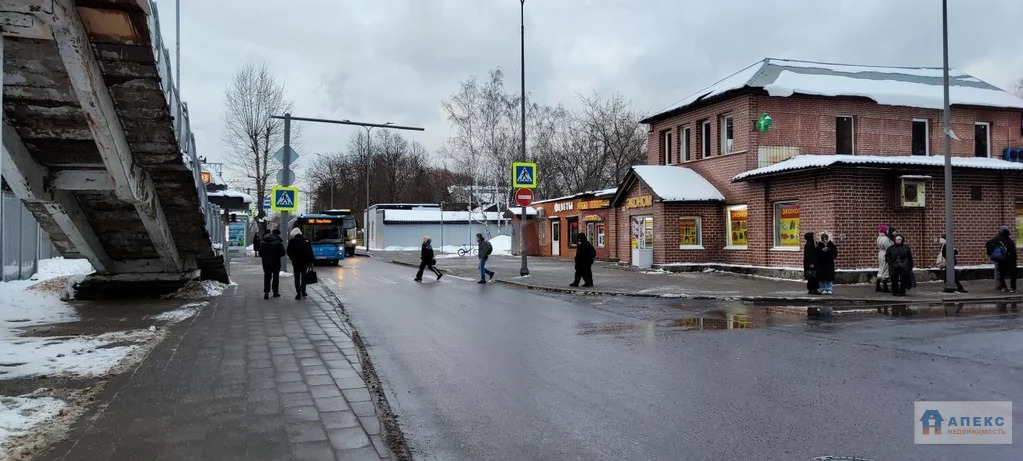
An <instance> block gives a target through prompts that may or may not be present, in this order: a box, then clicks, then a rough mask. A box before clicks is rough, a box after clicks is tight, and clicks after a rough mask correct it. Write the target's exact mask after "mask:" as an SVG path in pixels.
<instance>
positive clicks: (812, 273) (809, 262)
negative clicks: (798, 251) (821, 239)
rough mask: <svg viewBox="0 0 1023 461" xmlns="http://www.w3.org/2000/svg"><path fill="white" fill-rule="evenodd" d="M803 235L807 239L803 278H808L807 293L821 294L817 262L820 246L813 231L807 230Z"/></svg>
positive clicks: (804, 250)
mask: <svg viewBox="0 0 1023 461" xmlns="http://www.w3.org/2000/svg"><path fill="white" fill-rule="evenodd" d="M803 237H804V238H805V239H806V246H805V247H803V278H805V279H806V294H810V295H819V294H821V292H820V291H819V289H820V282H819V281H818V279H817V262H818V259H819V256H818V255H819V253H820V248H819V245H818V244H817V238H816V237H814V235H813V232H807V233H806V235H804V236H803Z"/></svg>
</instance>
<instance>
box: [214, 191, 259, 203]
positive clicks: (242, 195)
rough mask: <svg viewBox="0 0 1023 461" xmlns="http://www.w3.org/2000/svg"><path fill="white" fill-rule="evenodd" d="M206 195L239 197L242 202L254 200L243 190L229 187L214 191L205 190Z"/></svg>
mask: <svg viewBox="0 0 1023 461" xmlns="http://www.w3.org/2000/svg"><path fill="white" fill-rule="evenodd" d="M206 196H207V197H225V198H240V199H242V202H243V203H252V202H254V201H255V200H253V199H252V196H251V195H249V194H246V193H244V192H238V191H236V190H231V189H224V190H218V191H214V192H207V193H206Z"/></svg>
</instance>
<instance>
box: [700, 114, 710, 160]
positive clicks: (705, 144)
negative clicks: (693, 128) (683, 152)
mask: <svg viewBox="0 0 1023 461" xmlns="http://www.w3.org/2000/svg"><path fill="white" fill-rule="evenodd" d="M707 157H710V120H704V121H703V122H701V123H700V158H707Z"/></svg>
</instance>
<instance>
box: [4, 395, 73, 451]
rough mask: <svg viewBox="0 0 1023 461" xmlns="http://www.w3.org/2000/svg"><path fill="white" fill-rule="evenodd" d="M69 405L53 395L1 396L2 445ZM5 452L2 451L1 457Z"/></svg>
mask: <svg viewBox="0 0 1023 461" xmlns="http://www.w3.org/2000/svg"><path fill="white" fill-rule="evenodd" d="M66 406H67V404H66V403H64V401H62V400H58V399H55V398H53V397H41V396H39V397H36V396H33V395H32V394H28V395H25V396H20V397H4V396H0V445H3V444H6V443H7V441H8V440H10V438H11V437H16V436H19V435H22V434H25V433H26V432H28V431H29V430H31V429H32V428H34V427H36V426H38V425H40V424H42V423H44V422H46V421H47V420H49V419H50V418H53V417H54V416H57V415H58V414H59V413H60V412H61V411H62V410H64V408H65V407H66ZM3 455H4V453H3V452H2V451H0V457H3Z"/></svg>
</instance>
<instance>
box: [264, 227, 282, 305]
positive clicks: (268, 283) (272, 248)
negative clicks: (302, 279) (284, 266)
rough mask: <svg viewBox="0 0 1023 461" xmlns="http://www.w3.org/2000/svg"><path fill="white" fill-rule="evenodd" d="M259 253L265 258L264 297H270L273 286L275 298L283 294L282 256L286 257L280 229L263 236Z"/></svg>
mask: <svg viewBox="0 0 1023 461" xmlns="http://www.w3.org/2000/svg"><path fill="white" fill-rule="evenodd" d="M259 253H260V254H259V257H260V258H262V259H263V299H270V289H271V288H273V293H274V298H277V297H279V296H280V295H281V292H280V285H281V258H283V257H284V241H283V240H281V231H280V230H277V229H274V230H273V232H271V233H269V234H266V235H264V236H263V240H262V241H261V242H260V245H259Z"/></svg>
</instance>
